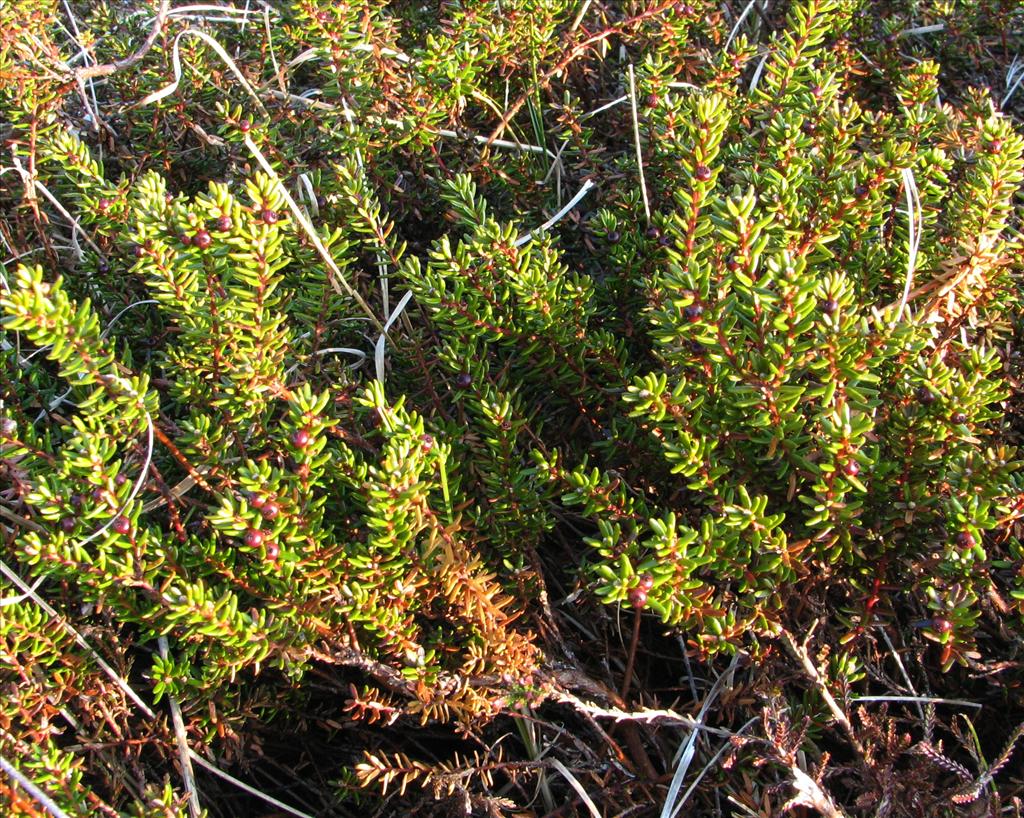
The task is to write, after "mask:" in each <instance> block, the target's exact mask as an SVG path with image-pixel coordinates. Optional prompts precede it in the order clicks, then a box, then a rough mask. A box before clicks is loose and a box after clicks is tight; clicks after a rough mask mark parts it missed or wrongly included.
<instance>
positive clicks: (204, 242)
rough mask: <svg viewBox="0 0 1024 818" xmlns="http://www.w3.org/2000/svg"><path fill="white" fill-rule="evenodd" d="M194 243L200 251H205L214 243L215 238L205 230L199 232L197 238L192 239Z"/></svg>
mask: <svg viewBox="0 0 1024 818" xmlns="http://www.w3.org/2000/svg"><path fill="white" fill-rule="evenodd" d="M192 242H193V243H194V244H195V246H196V247H198V248H199V249H200V250H205V249H206V248H207V247H209V246H210V245H211V244H212V243H213V237H212V236H211V235H210V234H209V233H207V232H206V231H205V230H197V231H196V234H195V236H193V237H192Z"/></svg>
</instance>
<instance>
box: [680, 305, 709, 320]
mask: <svg viewBox="0 0 1024 818" xmlns="http://www.w3.org/2000/svg"><path fill="white" fill-rule="evenodd" d="M703 314H704V308H703V307H702V306H701V305H700V304H688V305H687V306H686V307H685V308H684V309H683V315H684V316H686V320H687V321H699V320H700V317H701V316H702V315H703Z"/></svg>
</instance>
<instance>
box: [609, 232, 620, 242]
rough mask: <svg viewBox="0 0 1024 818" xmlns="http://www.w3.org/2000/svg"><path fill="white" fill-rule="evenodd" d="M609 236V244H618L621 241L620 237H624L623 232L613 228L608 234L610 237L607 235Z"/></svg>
mask: <svg viewBox="0 0 1024 818" xmlns="http://www.w3.org/2000/svg"><path fill="white" fill-rule="evenodd" d="M607 238H608V243H609V244H618V243H619V240H620V239H621V238H622V234H621V233H619V231H618V230H612V231H611V232H610V233H609V234H608V237H607Z"/></svg>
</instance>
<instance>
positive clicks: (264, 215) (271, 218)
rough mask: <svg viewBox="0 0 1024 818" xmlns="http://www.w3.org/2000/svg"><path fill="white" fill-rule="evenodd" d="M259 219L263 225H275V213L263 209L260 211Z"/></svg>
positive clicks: (266, 208) (274, 211)
mask: <svg viewBox="0 0 1024 818" xmlns="http://www.w3.org/2000/svg"><path fill="white" fill-rule="evenodd" d="M260 218H261V219H263V223H264V224H277V218H278V216H277V211H276V210H271V209H270V208H269V207H265V208H263V210H261V211H260Z"/></svg>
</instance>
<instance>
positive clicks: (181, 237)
mask: <svg viewBox="0 0 1024 818" xmlns="http://www.w3.org/2000/svg"><path fill="white" fill-rule="evenodd" d="M178 241H180V242H181V243H182V244H184V245H185V246H186V247H188V246H189V245H190V244H191V243H192V239H191V238H189V235H188V233H182V234H181V235H179V236H178Z"/></svg>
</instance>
